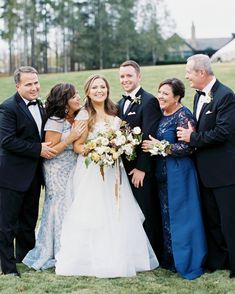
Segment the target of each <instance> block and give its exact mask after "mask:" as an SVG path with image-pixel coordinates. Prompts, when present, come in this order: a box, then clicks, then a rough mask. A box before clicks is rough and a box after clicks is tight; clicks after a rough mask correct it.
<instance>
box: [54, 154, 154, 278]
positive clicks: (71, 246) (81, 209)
mask: <svg viewBox="0 0 235 294" xmlns="http://www.w3.org/2000/svg"><path fill="white" fill-rule="evenodd" d="M120 171H121V184H120V186H119V188H120V190H119V191H120V195H119V197H117V193H116V192H115V183H116V179H117V169H116V168H114V167H104V179H103V178H102V176H101V174H100V168H99V166H98V165H95V164H93V163H91V164H90V165H89V167H88V168H87V167H86V166H85V164H84V158H83V157H82V156H79V158H78V162H77V166H76V169H75V173H74V175H73V177H72V178H71V181H69V184H68V187H67V193H73V194H74V195H73V197H74V201H73V203H72V205H71V207H70V208H69V210H68V212H67V214H66V215H65V219H64V222H63V225H62V232H61V248H60V251H59V252H58V254H57V256H56V274H58V275H65V276H96V277H100V278H105V277H107V278H110V277H131V276H135V275H136V272H139V271H147V270H152V269H154V268H156V267H158V261H157V258H156V256H155V254H154V252H153V249H152V247H151V245H150V243H149V240H148V238H147V236H146V233H145V231H144V229H143V225H142V224H143V221H144V216H143V213H142V212H141V210H140V208H139V206H138V204H137V202H136V200H135V198H134V196H133V194H132V191H131V187H130V184H129V182H128V178H127V175H126V173H125V170H124V169H123V167H121V168H120ZM116 191H117V190H116Z"/></svg>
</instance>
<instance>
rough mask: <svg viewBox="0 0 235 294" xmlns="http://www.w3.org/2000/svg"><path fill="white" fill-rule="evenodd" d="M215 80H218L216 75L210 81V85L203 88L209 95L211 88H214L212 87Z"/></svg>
mask: <svg viewBox="0 0 235 294" xmlns="http://www.w3.org/2000/svg"><path fill="white" fill-rule="evenodd" d="M215 82H216V78H215V76H214V77H213V79H212V80H211V81H210V83H209V84H208V85H206V87H205V88H204V89H202V91H203V92H205V93H206V95H207V94H208V93H209V92H210V90H211V89H212V87H213V86H214V83H215Z"/></svg>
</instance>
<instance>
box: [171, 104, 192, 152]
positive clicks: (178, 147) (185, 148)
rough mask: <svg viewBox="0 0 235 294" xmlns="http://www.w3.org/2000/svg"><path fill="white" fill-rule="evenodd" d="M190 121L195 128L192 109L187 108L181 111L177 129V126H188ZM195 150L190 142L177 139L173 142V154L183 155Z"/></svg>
mask: <svg viewBox="0 0 235 294" xmlns="http://www.w3.org/2000/svg"><path fill="white" fill-rule="evenodd" d="M188 122H190V123H191V125H192V126H193V127H194V128H195V127H196V121H195V119H194V117H193V115H192V113H191V112H190V110H188V109H187V108H185V111H181V112H180V114H179V116H178V119H177V121H176V129H177V127H183V128H188ZM193 151H194V148H192V147H191V146H190V145H189V143H186V142H183V141H177V142H176V143H174V144H172V149H171V152H172V153H171V156H174V157H183V156H187V155H189V154H191V153H192V152H193Z"/></svg>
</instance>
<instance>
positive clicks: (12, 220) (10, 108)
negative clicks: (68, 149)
mask: <svg viewBox="0 0 235 294" xmlns="http://www.w3.org/2000/svg"><path fill="white" fill-rule="evenodd" d="M14 79H15V83H16V89H17V92H16V93H15V94H14V95H13V96H12V97H10V98H8V99H6V100H5V101H4V102H3V103H2V104H1V105H0V262H1V267H2V272H3V274H6V275H10V276H16V277H18V276H19V273H18V271H17V269H16V262H21V261H22V259H23V258H24V256H25V255H26V254H27V252H28V251H29V250H30V249H32V248H33V247H34V244H35V236H34V235H35V234H34V229H35V226H36V222H37V216H38V203H39V196H40V190H41V184H42V170H41V160H40V157H44V158H52V157H53V156H55V154H56V151H55V150H54V149H53V148H50V147H49V143H41V142H42V140H43V127H44V109H43V107H42V105H41V104H40V103H39V100H38V99H37V98H38V96H39V90H40V84H39V80H38V73H37V71H36V70H35V69H34V68H33V67H30V66H23V67H20V68H19V69H17V70H16V71H15V73H14ZM14 239H15V249H14ZM15 256H16V257H15Z"/></svg>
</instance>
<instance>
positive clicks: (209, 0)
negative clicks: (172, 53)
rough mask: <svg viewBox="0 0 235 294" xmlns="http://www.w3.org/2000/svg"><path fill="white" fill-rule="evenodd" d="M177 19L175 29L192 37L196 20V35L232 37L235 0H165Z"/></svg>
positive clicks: (182, 35) (199, 36)
mask: <svg viewBox="0 0 235 294" xmlns="http://www.w3.org/2000/svg"><path fill="white" fill-rule="evenodd" d="M164 2H165V4H166V7H167V9H168V11H169V13H170V15H171V18H172V19H174V20H175V23H176V28H175V31H176V33H178V34H179V35H180V36H181V37H184V38H190V37H191V25H192V22H194V24H195V27H196V37H198V38H210V37H211V38H213V37H230V36H231V35H232V33H235V0H164Z"/></svg>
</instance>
